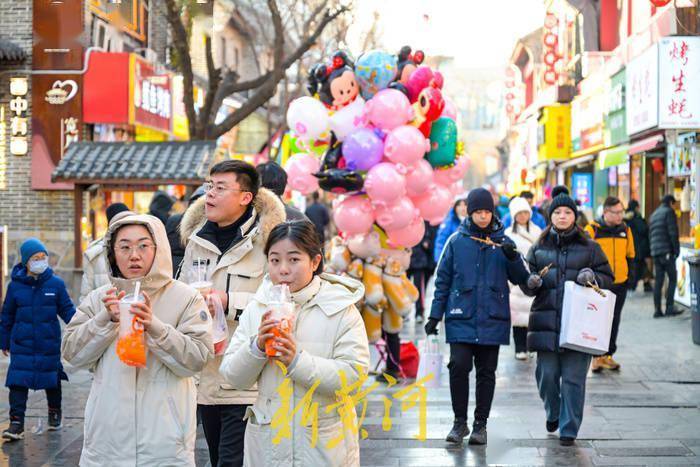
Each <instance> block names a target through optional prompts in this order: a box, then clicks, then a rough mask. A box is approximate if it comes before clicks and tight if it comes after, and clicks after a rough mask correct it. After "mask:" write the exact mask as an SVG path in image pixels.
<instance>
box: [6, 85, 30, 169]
mask: <svg viewBox="0 0 700 467" xmlns="http://www.w3.org/2000/svg"><path fill="white" fill-rule="evenodd" d="M27 92H28V83H27V78H11V79H10V94H11V95H12V97H11V98H10V153H11V154H12V155H14V156H25V155H26V154H27V151H28V149H29V146H28V143H27V136H28V135H27V132H28V129H29V121H28V119H27V108H28V107H29V102H28V101H27Z"/></svg>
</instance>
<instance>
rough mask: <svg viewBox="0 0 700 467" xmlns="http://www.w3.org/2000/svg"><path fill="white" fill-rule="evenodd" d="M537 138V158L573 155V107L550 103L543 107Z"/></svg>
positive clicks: (560, 158) (561, 157) (541, 159)
mask: <svg viewBox="0 0 700 467" xmlns="http://www.w3.org/2000/svg"><path fill="white" fill-rule="evenodd" d="M537 136H538V138H537V140H538V141H537V153H538V154H537V155H538V157H537V160H538V161H539V162H542V161H551V160H562V159H568V158H569V157H570V155H571V107H570V106H569V105H568V104H559V105H549V106H547V107H544V108H543V109H542V116H541V117H540V119H539V129H538V135H537Z"/></svg>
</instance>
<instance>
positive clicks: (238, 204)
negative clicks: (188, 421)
mask: <svg viewBox="0 0 700 467" xmlns="http://www.w3.org/2000/svg"><path fill="white" fill-rule="evenodd" d="M205 188H206V195H205V196H204V197H202V198H200V199H198V200H197V201H196V202H195V203H194V204H193V205H192V206H190V207H189V208H188V210H187V212H185V216H184V217H183V219H182V224H181V227H180V230H181V234H182V238H183V241H184V242H186V247H185V256H184V259H183V260H182V264H181V266H180V271H179V273H178V275H177V277H178V278H179V279H180V280H185V281H187V280H191V279H192V278H193V277H196V274H193V273H192V271H193V269H194V268H195V267H197V266H199V265H200V264H201V263H204V264H206V265H207V266H209V267H208V269H209V270H211V271H212V275H211V278H210V280H211V282H212V284H213V286H212V289H213V290H212V294H213V295H216V296H217V297H218V298H219V299H220V301H221V304H222V306H223V308H224V312H225V313H226V319H227V323H228V329H229V336H230V335H232V334H233V332H234V331H235V330H236V327H237V326H238V319H239V317H240V315H241V313H242V312H243V310H244V309H245V307H246V306H247V305H248V302H249V301H250V300H251V298H252V297H253V295H254V294H255V291H256V290H257V288H258V286H259V285H260V283H261V282H262V278H263V273H264V270H265V264H266V262H267V260H266V258H265V254H264V252H263V248H264V246H265V242H266V241H267V236H268V235H269V233H270V231H271V230H272V228H273V227H274V226H276V225H277V224H279V223H281V222H284V220H285V212H284V205H283V204H282V202H281V201H280V199H279V198H278V197H277V196H276V195H275V194H274V193H272V192H270V191H268V190H266V189H264V188H260V182H259V177H258V173H257V172H256V170H255V167H253V166H252V165H250V164H248V163H246V162H243V161H238V160H229V161H224V162H220V163H219V164H216V165H215V166H214V167H212V169H211V172H210V176H209V179H208V180H207V183H206V184H205ZM220 365H221V357H220V356H219V357H215V358H212V359H210V360H209V362H208V363H207V365H206V367H205V368H204V369H203V370H202V373H201V374H200V377H199V387H198V396H197V403H198V410H199V413H200V417H201V420H202V427H203V428H204V435H205V437H206V439H207V445H208V446H209V458H210V460H211V465H212V466H217V467H224V466H225V467H229V466H231V467H233V466H241V465H243V439H244V438H243V437H244V435H245V429H246V422H245V420H243V416H244V415H245V411H246V408H247V407H248V406H249V405H250V404H252V403H253V402H255V399H256V396H257V388H255V387H254V388H251V389H250V390H244V391H240V390H234V388H233V386H231V385H230V384H229V383H228V382H227V381H226V380H225V379H224V378H223V377H222V376H221V374H219V366H220Z"/></svg>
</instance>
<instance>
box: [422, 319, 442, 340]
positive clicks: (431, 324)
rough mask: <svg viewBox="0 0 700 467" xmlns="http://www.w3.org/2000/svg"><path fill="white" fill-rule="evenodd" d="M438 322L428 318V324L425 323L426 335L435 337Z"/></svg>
mask: <svg viewBox="0 0 700 467" xmlns="http://www.w3.org/2000/svg"><path fill="white" fill-rule="evenodd" d="M439 322H440V320H438V319H435V318H428V322H427V323H425V333H426V334H427V335H431V334H435V335H436V336H437V333H438V330H437V325H438V323H439Z"/></svg>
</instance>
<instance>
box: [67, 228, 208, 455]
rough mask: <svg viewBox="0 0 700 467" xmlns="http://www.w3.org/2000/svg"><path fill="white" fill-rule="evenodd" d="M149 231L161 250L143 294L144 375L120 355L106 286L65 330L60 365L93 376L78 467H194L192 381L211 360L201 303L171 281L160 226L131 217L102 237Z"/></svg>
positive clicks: (121, 286)
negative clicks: (147, 306)
mask: <svg viewBox="0 0 700 467" xmlns="http://www.w3.org/2000/svg"><path fill="white" fill-rule="evenodd" d="M131 224H139V225H143V226H145V227H146V228H147V229H148V230H149V232H150V233H151V236H152V237H153V240H154V243H155V245H156V255H155V259H154V261H153V265H152V267H151V270H150V271H149V272H148V274H147V275H146V276H145V277H144V278H142V279H141V280H140V282H141V290H142V291H144V292H145V293H146V294H148V296H149V297H150V300H151V309H152V311H153V318H152V323H151V325H150V326H149V328H148V330H147V331H146V333H145V335H146V336H145V337H146V346H147V349H148V353H147V357H146V367H145V368H138V369H137V368H135V367H131V366H127V365H125V364H124V363H122V362H121V360H119V357H118V356H117V352H116V343H117V337H118V334H119V323H115V322H112V321H111V316H110V314H109V312H108V311H107V309H106V308H105V307H104V305H103V304H102V298H103V297H104V295H105V292H106V291H107V290H108V289H109V288H110V287H111V285H106V286H103V287H100V288H98V289H96V290H94V291H92V292H91V293H90V294H89V295H88V296H87V298H86V299H85V300H84V301H83V302H82V303H81V304H80V306H79V307H78V311H77V312H76V314H75V317H74V318H73V320H71V322H70V324H69V325H68V326H67V327H66V334H65V338H64V339H63V345H62V347H61V349H62V353H63V357H64V358H65V359H66V361H67V362H69V363H70V364H71V365H73V366H75V367H78V368H90V369H92V370H93V371H94V377H93V382H92V387H91V388H90V395H89V396H88V400H87V403H86V405H85V428H84V430H85V434H84V438H83V450H82V454H81V457H80V465H81V466H95V467H97V466H115V467H122V466H124V467H126V466H134V465H143V466H150V465H168V466H194V465H195V463H194V446H195V439H196V436H197V433H196V431H197V418H196V409H197V401H196V398H197V395H196V388H195V384H194V378H193V376H194V375H195V374H197V372H199V371H200V370H201V369H202V368H203V367H204V365H205V363H206V362H207V360H208V359H209V357H210V356H211V355H212V354H213V344H212V339H211V317H210V315H209V311H208V309H207V305H206V303H205V302H204V299H203V298H202V296H201V295H200V294H199V293H198V292H197V291H196V290H195V289H193V288H192V287H190V286H188V285H186V284H183V283H182V282H179V281H176V280H174V279H173V278H172V263H171V258H170V246H169V245H168V239H167V237H166V234H165V227H164V226H163V224H162V223H161V222H160V221H159V220H158V219H156V218H155V217H153V216H149V215H138V216H137V215H134V216H129V217H126V218H124V219H121V220H119V221H118V222H115V223H113V224H112V225H111V226H110V228H109V231H108V233H107V235H106V236H105V246H106V248H107V249H108V250H109V249H110V248H111V241H112V236H113V235H114V232H115V231H116V229H118V228H119V227H122V226H124V225H131ZM117 276H120V275H118V274H115V271H113V270H112V268H110V281H111V283H112V284H114V286H115V287H116V288H117V289H118V290H125V291H129V292H131V291H133V289H134V285H135V281H130V280H127V279H123V278H120V277H117Z"/></svg>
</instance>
